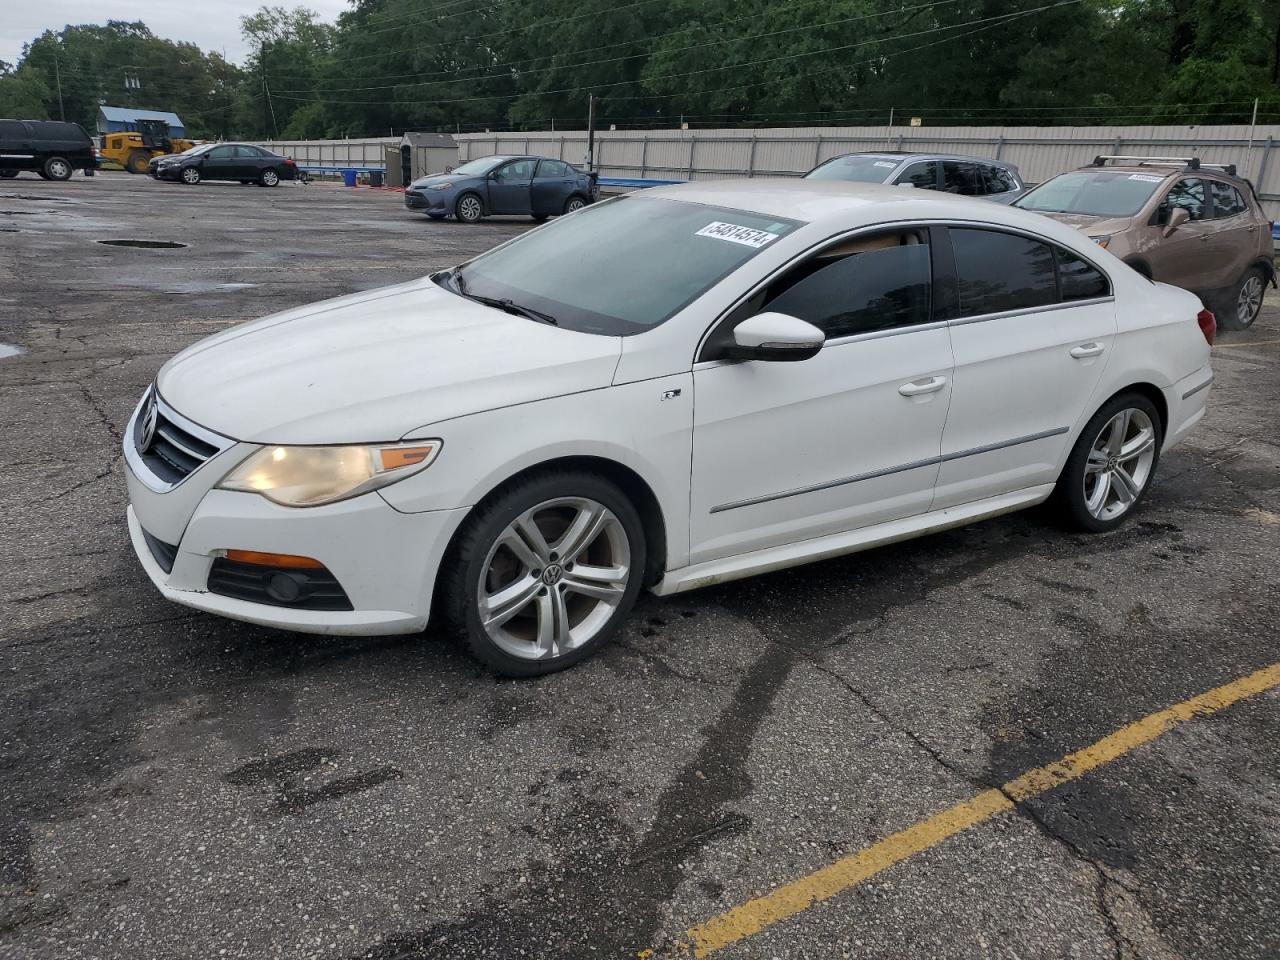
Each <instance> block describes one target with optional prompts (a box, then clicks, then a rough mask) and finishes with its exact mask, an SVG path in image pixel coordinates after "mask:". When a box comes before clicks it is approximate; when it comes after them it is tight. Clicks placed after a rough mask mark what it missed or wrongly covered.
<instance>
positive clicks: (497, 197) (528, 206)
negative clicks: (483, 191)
mask: <svg viewBox="0 0 1280 960" xmlns="http://www.w3.org/2000/svg"><path fill="white" fill-rule="evenodd" d="M537 165H538V161H537V160H535V159H526V160H512V161H511V162H510V163H507V164H503V165H502V166H501V167H499V168H498V169H497V170H495V171H494V172H493V173H492V174H490V176H489V181H488V182H489V212H490V213H498V214H523V215H525V216H528V215H529V214H531V213H532V212H533V197H532V184H533V171H534V168H535V167H537Z"/></svg>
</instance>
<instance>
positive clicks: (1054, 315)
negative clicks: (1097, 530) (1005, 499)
mask: <svg viewBox="0 0 1280 960" xmlns="http://www.w3.org/2000/svg"><path fill="white" fill-rule="evenodd" d="M948 234H949V236H950V239H951V244H952V249H953V251H954V257H955V273H956V280H957V286H958V288H959V289H958V293H959V316H958V317H957V318H956V319H955V320H953V321H952V322H951V342H952V345H953V347H954V349H955V360H956V368H955V386H954V391H953V394H952V399H951V411H950V413H949V414H948V416H947V427H946V430H945V431H944V432H943V435H942V461H943V462H942V469H941V471H940V472H939V474H938V489H937V495H936V496H935V498H934V501H933V509H935V510H938V509H942V508H945V507H950V506H955V505H956V504H961V503H968V502H971V501H974V500H982V499H985V498H987V497H993V496H999V495H1000V494H1004V493H1012V492H1013V491H1016V490H1022V489H1025V488H1027V487H1033V486H1037V485H1039V484H1045V483H1053V482H1054V481H1055V480H1056V479H1057V472H1058V467H1059V465H1060V464H1061V463H1062V459H1063V456H1064V454H1065V451H1066V447H1067V444H1068V442H1069V441H1070V430H1071V428H1072V427H1073V426H1074V425H1075V423H1076V422H1077V421H1078V420H1079V418H1080V415H1081V414H1082V413H1083V412H1084V411H1085V410H1086V409H1087V408H1088V407H1089V405H1090V404H1091V403H1092V402H1093V401H1094V396H1093V394H1094V390H1095V389H1096V388H1097V386H1098V382H1099V380H1100V378H1101V376H1102V371H1103V369H1104V368H1105V365H1106V362H1107V357H1108V354H1109V352H1110V350H1111V348H1112V344H1113V341H1114V340H1115V331H1116V317H1115V304H1114V302H1113V300H1112V297H1111V290H1110V286H1109V282H1108V280H1107V278H1106V276H1105V275H1104V274H1103V273H1102V272H1101V271H1099V270H1098V269H1097V268H1096V267H1094V266H1093V265H1092V264H1090V263H1087V262H1086V261H1085V260H1083V259H1082V258H1080V257H1079V256H1077V255H1076V254H1074V253H1071V252H1069V251H1067V250H1066V249H1064V248H1061V247H1057V246H1056V245H1053V244H1049V243H1045V242H1043V241H1040V240H1037V239H1034V238H1031V237H1027V236H1024V235H1021V234H1011V233H1003V232H1001V231H998V230H988V229H976V228H975V229H969V228H963V229H961V228H955V227H953V228H951V229H950V230H949V231H948Z"/></svg>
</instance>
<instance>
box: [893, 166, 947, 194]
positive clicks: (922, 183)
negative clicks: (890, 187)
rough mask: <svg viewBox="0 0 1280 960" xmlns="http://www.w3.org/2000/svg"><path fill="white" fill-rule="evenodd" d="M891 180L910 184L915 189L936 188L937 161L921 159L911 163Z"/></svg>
mask: <svg viewBox="0 0 1280 960" xmlns="http://www.w3.org/2000/svg"><path fill="white" fill-rule="evenodd" d="M893 182H894V183H900V184H910V185H911V186H913V187H915V188H916V189H917V190H937V189H938V162H937V161H936V160H923V161H921V162H920V163H913V164H911V166H909V167H907V169H905V170H903V171H902V172H901V173H900V174H898V176H897V179H895V180H894V181H893Z"/></svg>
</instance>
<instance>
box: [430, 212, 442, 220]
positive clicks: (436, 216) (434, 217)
mask: <svg viewBox="0 0 1280 960" xmlns="http://www.w3.org/2000/svg"><path fill="white" fill-rule="evenodd" d="M427 219H428V220H443V219H444V214H443V213H428V214H427Z"/></svg>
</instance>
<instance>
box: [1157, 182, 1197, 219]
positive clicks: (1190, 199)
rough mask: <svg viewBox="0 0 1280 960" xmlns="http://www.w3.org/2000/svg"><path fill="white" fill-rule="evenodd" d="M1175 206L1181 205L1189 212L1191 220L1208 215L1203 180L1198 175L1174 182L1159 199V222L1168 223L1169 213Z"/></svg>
mask: <svg viewBox="0 0 1280 960" xmlns="http://www.w3.org/2000/svg"><path fill="white" fill-rule="evenodd" d="M1175 207H1182V208H1183V209H1184V210H1186V211H1187V213H1188V214H1190V216H1191V219H1192V220H1204V219H1206V218H1207V217H1208V215H1209V208H1208V205H1207V204H1206V203H1205V189H1204V181H1203V180H1201V179H1199V178H1198V177H1183V178H1182V179H1181V180H1179V181H1178V182H1177V183H1175V184H1174V185H1173V187H1172V189H1170V191H1169V192H1168V193H1167V194H1166V195H1165V198H1164V199H1163V200H1161V201H1160V211H1159V214H1158V217H1159V221H1160V223H1168V222H1169V215H1170V214H1171V213H1173V211H1174V208H1175Z"/></svg>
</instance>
